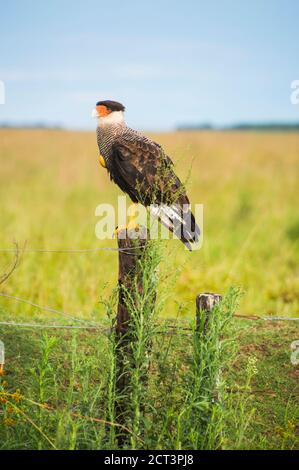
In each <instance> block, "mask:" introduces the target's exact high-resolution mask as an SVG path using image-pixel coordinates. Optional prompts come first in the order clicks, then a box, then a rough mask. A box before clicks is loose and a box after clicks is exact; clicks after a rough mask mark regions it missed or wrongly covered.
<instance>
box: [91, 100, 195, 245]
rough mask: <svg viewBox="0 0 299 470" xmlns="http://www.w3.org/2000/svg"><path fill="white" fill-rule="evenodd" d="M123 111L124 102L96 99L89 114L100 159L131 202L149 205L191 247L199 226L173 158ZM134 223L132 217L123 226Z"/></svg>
mask: <svg viewBox="0 0 299 470" xmlns="http://www.w3.org/2000/svg"><path fill="white" fill-rule="evenodd" d="M124 112H125V106H124V105H123V104H121V103H119V102H117V101H113V100H103V101H98V102H97V103H96V106H95V108H94V110H93V111H92V117H94V118H97V121H98V122H97V130H96V136H97V144H98V148H99V152H100V155H99V162H100V164H101V166H102V167H104V168H106V170H107V171H108V173H109V175H110V179H111V180H112V181H113V182H114V183H116V184H117V185H118V187H119V188H120V189H121V190H122V191H123V192H124V193H126V194H127V195H128V196H129V197H130V198H131V200H132V201H133V203H135V204H138V203H140V204H142V205H144V206H145V207H146V208H149V210H150V212H151V213H152V214H153V215H154V216H155V217H156V218H158V220H159V221H160V222H161V223H162V224H163V225H164V226H165V227H167V228H168V230H170V231H171V232H173V233H174V234H175V235H176V236H177V237H178V238H179V239H180V240H181V241H182V243H183V244H184V245H185V246H186V248H187V249H189V250H190V251H192V247H191V244H192V243H197V242H198V241H199V236H200V230H199V227H198V225H197V223H196V221H195V218H194V215H193V214H192V211H191V209H190V202H189V199H188V196H187V194H186V190H185V187H184V185H183V184H182V183H181V181H180V179H179V178H178V177H177V175H176V174H175V171H174V165H173V162H172V160H171V158H170V157H169V156H168V155H167V154H166V153H165V152H164V150H163V148H162V146H161V145H160V144H158V143H157V142H154V141H153V140H151V139H150V138H148V137H146V136H145V135H143V134H142V133H140V132H139V131H136V130H134V129H131V128H130V127H129V126H127V124H126V122H125V117H124ZM136 227H137V224H136V221H135V220H132V219H131V220H130V222H129V224H128V225H127V226H126V228H127V229H130V228H136Z"/></svg>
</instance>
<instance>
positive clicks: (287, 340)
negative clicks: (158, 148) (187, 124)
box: [0, 130, 299, 449]
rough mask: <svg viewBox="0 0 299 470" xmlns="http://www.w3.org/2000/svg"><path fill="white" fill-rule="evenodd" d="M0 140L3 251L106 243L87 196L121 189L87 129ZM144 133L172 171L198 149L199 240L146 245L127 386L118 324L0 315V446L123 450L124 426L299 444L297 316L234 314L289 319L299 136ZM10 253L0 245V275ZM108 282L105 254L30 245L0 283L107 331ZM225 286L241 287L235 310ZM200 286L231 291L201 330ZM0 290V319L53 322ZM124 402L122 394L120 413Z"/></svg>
mask: <svg viewBox="0 0 299 470" xmlns="http://www.w3.org/2000/svg"><path fill="white" fill-rule="evenodd" d="M0 138H1V143H0V159H1V174H0V181H1V185H0V197H1V203H2V204H1V221H0V224H1V230H0V248H11V247H12V241H13V240H16V241H17V242H18V243H19V246H21V245H22V243H23V242H24V241H25V240H26V241H27V248H28V249H33V250H34V249H49V250H51V249H54V250H55V249H69V250H76V249H84V248H85V249H97V248H104V247H114V248H115V247H116V242H115V240H104V241H100V240H97V239H96V237H95V235H94V227H95V224H96V222H97V219H96V217H95V215H94V213H95V208H96V206H97V204H99V203H101V202H109V203H112V204H115V201H116V196H117V194H118V193H119V191H118V189H117V188H115V186H113V185H112V184H111V182H110V181H109V178H108V176H107V175H106V173H105V171H104V170H103V169H98V164H97V158H96V154H97V151H96V145H95V137H94V135H93V134H91V133H74V132H65V131H55V130H52V131H47V130H26V131H25V130H23V131H22V130H0ZM155 138H156V140H158V141H159V142H160V143H161V144H162V145H164V146H165V149H166V151H167V153H169V154H170V155H172V156H173V157H174V160H175V161H176V162H177V171H178V174H179V175H180V176H181V178H182V179H184V177H187V174H188V171H189V169H190V165H191V163H192V160H193V169H192V172H191V180H190V183H188V184H189V188H188V192H189V194H190V198H191V200H192V201H193V202H196V203H203V204H204V244H203V247H202V249H201V250H199V251H195V252H194V253H189V252H187V251H185V250H184V248H183V246H182V245H181V244H180V242H178V241H177V242H174V241H171V242H167V241H166V242H162V247H161V252H160V251H159V253H158V252H157V251H155V250H156V245H155V244H154V245H153V246H152V247H151V249H152V250H153V251H150V252H149V253H148V256H149V257H147V258H146V260H145V261H146V262H144V265H143V272H144V276H145V278H144V285H145V291H144V293H143V294H142V295H140V292H139V290H138V286H135V287H136V289H135V290H134V289H133V290H132V291H130V292H128V293H127V300H126V301H127V304H128V306H129V308H130V312H131V318H132V332H133V333H132V334H133V339H134V341H133V340H132V341H131V353H130V355H129V356H126V355H124V360H125V362H126V371H127V375H128V383H127V385H126V388H125V391H124V393H123V395H122V396H120V395H119V393H120V392H119V389H118V387H117V374H118V366H119V364H118V362H117V356H116V353H117V348H118V342H117V338H116V336H115V335H114V334H110V335H108V336H107V335H106V334H103V332H102V330H101V329H95V330H63V329H57V330H56V329H49V330H44V329H41V330H38V329H33V328H29V327H28V328H21V327H14V326H4V325H3V326H1V325H0V339H1V340H2V341H3V342H4V343H5V348H6V367H5V375H3V376H2V377H0V420H1V424H2V426H0V442H1V447H2V448H4V449H7V448H9V449H13V448H17V449H20V448H26V449H48V448H49V449H51V448H57V449H111V448H117V447H118V446H120V444H119V441H118V439H119V436H120V435H122V436H125V438H124V442H123V444H122V445H121V447H125V448H151V449H162V448H164V449H165V448H168V449H193V448H197V449H219V448H222V449H244V448H258V449H270V448H273V449H292V448H298V408H299V406H298V404H299V403H298V391H299V390H298V368H296V366H294V365H292V364H291V362H290V352H291V351H290V344H291V343H292V341H294V340H297V339H298V338H299V329H298V326H297V322H265V321H262V320H250V319H249V318H248V319H246V318H245V319H243V318H242V319H241V318H238V317H234V316H233V315H234V313H235V312H236V310H237V311H238V312H239V313H240V312H241V313H242V314H243V315H245V316H246V315H253V314H254V315H257V316H264V315H270V316H271V315H273V314H274V315H279V316H288V317H296V316H298V312H299V296H298V291H299V289H298V287H299V276H298V274H299V272H298V257H299V250H298V247H299V245H298V233H299V229H298V227H299V219H298V214H297V200H298V185H297V181H298V155H299V152H298V150H299V136H298V135H297V134H291V133H290V134H279V133H271V134H267V133H258V134H255V133H242V132H236V133H228V132H222V133H221V132H213V133H211V132H186V133H183V132H180V133H177V134H163V135H159V136H155ZM12 257H13V253H7V252H4V253H1V272H0V277H2V274H3V273H5V272H7V271H8V270H9V266H11V263H12ZM160 261H161V263H160V266H159V270H158V269H157V268H158V263H159V262H160ZM174 273H175V274H174ZM158 274H159V278H158ZM116 281H117V255H116V253H114V252H113V251H98V252H91V253H74V254H65V253H27V252H25V253H24V254H23V255H22V258H21V262H20V264H19V265H18V267H17V269H16V270H15V271H14V272H13V274H12V276H11V277H9V279H7V281H6V282H5V283H3V284H2V285H1V292H5V293H7V294H10V295H13V296H18V297H21V298H24V299H27V300H29V301H31V302H34V303H38V304H40V305H43V306H49V307H52V308H54V309H58V310H61V311H64V312H65V313H70V314H71V316H73V317H77V318H80V319H81V320H82V319H83V322H85V323H86V325H87V324H88V325H90V324H95V325H99V324H101V325H102V324H106V325H107V328H110V327H111V324H112V323H113V321H114V318H115V307H116V299H117V295H116V294H117V293H116V292H115V285H116ZM231 285H241V286H242V288H243V290H244V291H245V295H244V296H242V297H241V299H239V300H240V305H239V306H238V308H237V305H236V301H237V292H238V291H237V290H236V289H231V287H230V286H231ZM157 287H158V298H157V302H156V308H155V309H152V308H150V306H151V305H152V300H153V293H155V292H156V288H157ZM205 291H212V292H220V293H223V292H227V295H226V298H225V301H224V303H223V304H222V306H221V307H220V308H216V309H215V311H214V313H213V315H212V317H211V321H210V323H209V329H208V331H207V334H206V335H205V337H204V340H203V333H202V330H201V329H200V330H199V331H196V330H195V326H194V318H195V312H194V309H195V307H194V303H195V296H196V295H197V294H198V293H199V292H205ZM165 293H168V294H171V295H168V296H166V295H165ZM107 299H108V300H107ZM149 300H151V301H149ZM0 301H1V304H0V305H1V307H0V312H1V321H6V320H7V321H16V322H17V321H21V322H37V323H44V324H48V323H52V322H53V321H55V323H58V324H59V323H60V322H61V321H62V319H61V318H59V316H58V318H57V315H55V314H54V313H53V312H52V313H50V312H49V311H43V310H38V309H36V308H33V307H32V305H26V304H22V303H18V302H15V301H13V300H11V299H8V298H4V297H0ZM54 318H55V320H54ZM174 319H175V320H174ZM72 322H74V321H73V320H72ZM174 323H175V324H174ZM170 324H171V325H170ZM173 324H174V325H173ZM78 325H82V323H78ZM170 326H171V327H170ZM173 326H175V328H172V327H173ZM184 328H187V329H184ZM120 400H123V401H125V402H127V403H128V404H129V405H128V408H127V410H126V413H125V415H124V417H122V418H120V416H119V414H118V410H117V407H116V402H117V403H119V402H120Z"/></svg>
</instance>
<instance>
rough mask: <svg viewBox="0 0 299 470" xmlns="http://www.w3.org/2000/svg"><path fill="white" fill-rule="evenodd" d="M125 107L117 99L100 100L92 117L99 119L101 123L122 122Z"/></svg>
mask: <svg viewBox="0 0 299 470" xmlns="http://www.w3.org/2000/svg"><path fill="white" fill-rule="evenodd" d="M124 111H125V107H124V106H123V105H122V104H121V103H118V102H117V101H111V100H106V101H98V102H97V104H96V107H95V109H94V110H93V111H92V117H94V118H97V119H98V120H99V125H107V124H121V123H123V122H124Z"/></svg>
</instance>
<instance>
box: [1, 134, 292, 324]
mask: <svg viewBox="0 0 299 470" xmlns="http://www.w3.org/2000/svg"><path fill="white" fill-rule="evenodd" d="M153 137H154V138H155V139H156V140H157V141H158V142H159V143H161V144H162V145H163V146H164V147H165V149H166V151H167V152H168V154H169V155H170V156H172V158H173V159H174V161H175V162H176V167H177V173H178V174H179V176H180V177H181V179H183V180H184V179H185V178H186V177H187V175H188V173H189V170H190V166H191V165H192V170H191V176H190V179H189V181H188V192H189V194H190V198H191V200H192V202H193V203H203V204H204V240H203V246H202V248H201V249H200V250H199V251H195V252H194V253H189V252H188V251H186V250H185V249H184V247H183V245H181V244H180V242H178V241H175V242H174V241H169V242H163V245H166V250H167V254H168V256H167V261H166V262H165V264H164V269H167V270H168V271H171V272H172V273H174V276H172V279H170V286H169V291H170V292H171V299H170V300H169V301H168V302H167V303H166V305H165V311H164V314H165V316H171V317H173V316H175V315H176V314H177V312H178V309H179V307H180V305H183V307H184V308H183V310H182V315H194V299H195V296H196V294H197V293H199V292H203V291H212V292H220V293H222V292H225V291H226V290H227V288H228V286H230V285H232V284H235V285H236V284H237V285H240V286H242V287H243V289H244V292H245V294H244V297H243V299H242V302H241V306H240V311H241V312H242V313H245V314H256V315H285V316H298V313H299V263H298V261H299V241H298V240H299V211H298V203H299V187H298V181H299V178H298V177H299V174H298V173H299V134H298V133H254V132H243V133H242V132H180V133H167V134H159V135H154V136H153ZM97 155H98V151H97V146H96V139H95V134H94V133H93V132H67V131H54V130H53V131H52V130H10V129H8V130H5V129H2V130H0V198H1V199H0V200H1V218H0V248H2V249H5V248H11V247H12V242H13V240H16V241H17V242H18V243H19V245H20V246H22V245H23V244H24V242H25V241H27V249H74V250H76V249H92V248H99V247H102V246H111V247H113V246H114V247H116V241H115V240H111V241H107V240H106V241H99V240H98V239H97V238H96V236H95V224H96V222H97V218H96V217H95V208H96V206H97V205H98V204H99V203H102V202H110V203H116V201H117V195H118V194H120V191H119V190H118V188H117V187H116V186H115V185H114V184H112V183H111V182H110V180H109V177H108V176H107V173H106V171H105V170H104V169H102V168H101V167H100V166H99V164H98V160H97ZM12 259H13V255H12V254H7V253H1V265H0V269H1V272H5V270H7V267H8V265H9V262H10V261H11V260H12ZM0 274H1V273H0ZM116 281H117V254H116V253H114V252H98V253H89V254H72V255H71V254H40V253H25V254H24V255H23V257H22V261H21V263H20V265H19V267H18V269H17V271H15V273H14V274H13V276H12V277H11V278H10V279H9V280H8V281H7V283H5V284H3V285H2V286H1V289H2V291H5V292H6V293H8V294H11V295H15V296H18V297H22V298H25V299H28V300H31V301H33V302H37V303H39V304H41V305H48V306H51V307H53V308H57V309H59V310H65V311H68V312H70V313H73V314H75V315H78V316H80V315H84V316H85V317H89V316H90V315H92V314H93V315H94V314H97V315H101V314H102V313H103V311H104V310H103V309H102V306H101V303H99V300H100V299H101V297H102V296H103V295H104V296H107V295H109V293H110V292H111V290H112V289H113V288H114V286H115V285H116ZM0 306H1V307H2V308H3V309H5V310H7V311H9V312H11V313H12V314H13V315H15V316H17V315H18V314H21V313H24V312H25V313H28V314H33V313H34V314H35V313H37V312H36V311H35V312H34V310H33V309H32V308H31V307H29V306H26V305H23V304H20V303H17V302H15V301H12V300H7V299H4V298H0ZM39 315H43V316H46V315H47V314H46V313H40V312H39Z"/></svg>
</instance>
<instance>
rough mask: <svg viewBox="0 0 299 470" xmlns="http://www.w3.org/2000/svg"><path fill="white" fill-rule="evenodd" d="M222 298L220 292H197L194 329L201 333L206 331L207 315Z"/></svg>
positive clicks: (208, 315)
mask: <svg viewBox="0 0 299 470" xmlns="http://www.w3.org/2000/svg"><path fill="white" fill-rule="evenodd" d="M221 300H222V296H221V295H220V294H211V293H205V294H199V295H198V296H197V297H196V329H197V331H199V332H202V333H203V334H205V333H206V331H207V327H208V323H209V317H210V315H211V312H212V311H213V308H214V307H215V306H216V305H218V304H219V303H220V302H221Z"/></svg>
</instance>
